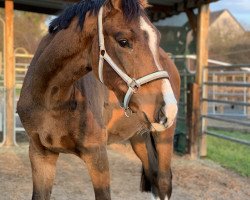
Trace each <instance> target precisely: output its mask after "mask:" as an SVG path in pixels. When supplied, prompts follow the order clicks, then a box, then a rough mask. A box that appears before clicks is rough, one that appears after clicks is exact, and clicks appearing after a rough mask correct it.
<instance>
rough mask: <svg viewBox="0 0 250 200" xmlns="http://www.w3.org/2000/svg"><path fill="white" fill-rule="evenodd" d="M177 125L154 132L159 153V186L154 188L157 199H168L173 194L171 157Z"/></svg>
mask: <svg viewBox="0 0 250 200" xmlns="http://www.w3.org/2000/svg"><path fill="white" fill-rule="evenodd" d="M174 130H175V126H174V125H173V126H172V127H170V128H169V129H167V130H166V131H164V132H162V133H158V134H154V140H155V145H156V150H157V154H158V176H157V187H154V188H152V189H153V193H154V195H155V199H159V200H166V199H169V198H170V197H171V194H172V172H171V158H172V154H173V138H174Z"/></svg>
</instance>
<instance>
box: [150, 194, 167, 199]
mask: <svg viewBox="0 0 250 200" xmlns="http://www.w3.org/2000/svg"><path fill="white" fill-rule="evenodd" d="M151 200H160V198H159V197H155V196H154V195H153V194H152V193H151ZM164 200H168V197H167V196H166V197H165V199H164Z"/></svg>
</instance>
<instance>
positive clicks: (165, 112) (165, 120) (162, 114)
mask: <svg viewBox="0 0 250 200" xmlns="http://www.w3.org/2000/svg"><path fill="white" fill-rule="evenodd" d="M177 112H178V106H177V104H172V105H167V106H164V107H162V108H161V109H160V111H159V113H158V117H157V120H156V121H157V122H156V123H151V131H153V132H162V131H165V130H166V129H168V128H170V127H171V126H172V125H173V124H174V122H175V119H176V116H177Z"/></svg>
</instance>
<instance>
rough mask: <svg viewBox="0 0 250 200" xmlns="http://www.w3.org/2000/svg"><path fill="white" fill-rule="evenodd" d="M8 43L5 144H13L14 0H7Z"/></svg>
mask: <svg viewBox="0 0 250 200" xmlns="http://www.w3.org/2000/svg"><path fill="white" fill-rule="evenodd" d="M5 20H6V29H5V30H6V34H5V36H6V44H5V49H6V51H5V53H6V55H5V56H6V57H5V61H6V68H5V69H6V71H5V80H6V81H5V82H6V85H5V86H6V107H7V109H6V141H5V143H4V145H5V146H13V145H15V142H14V137H15V136H14V122H15V120H14V90H15V89H14V88H15V66H14V1H13V0H5Z"/></svg>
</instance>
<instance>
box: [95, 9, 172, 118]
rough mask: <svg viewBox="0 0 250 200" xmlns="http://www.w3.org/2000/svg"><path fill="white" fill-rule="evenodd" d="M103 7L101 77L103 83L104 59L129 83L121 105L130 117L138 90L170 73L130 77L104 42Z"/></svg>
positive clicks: (100, 57)
mask: <svg viewBox="0 0 250 200" xmlns="http://www.w3.org/2000/svg"><path fill="white" fill-rule="evenodd" d="M102 17H103V7H101V8H100V11H99V13H98V36H99V48H100V49H99V50H100V55H99V79H100V81H101V82H102V83H103V64H104V60H105V61H106V62H107V63H108V64H109V65H110V66H111V67H112V69H113V70H114V71H115V72H116V73H117V74H118V75H119V76H120V77H121V78H122V79H123V80H124V82H125V83H127V86H128V91H127V93H126V95H125V97H124V101H123V103H122V105H121V107H122V108H123V109H124V111H125V115H126V116H127V117H129V112H131V110H130V108H129V102H130V99H131V98H132V96H133V94H135V93H136V92H137V90H138V89H139V88H140V87H141V86H142V85H144V84H146V83H149V82H152V81H155V80H158V79H164V78H169V75H168V73H167V72H166V71H157V72H153V73H151V74H149V75H146V76H144V77H142V78H139V79H134V78H130V77H129V76H128V75H127V74H126V73H124V72H123V71H122V70H121V69H120V68H119V67H118V66H117V65H116V64H115V63H114V61H113V60H112V58H111V57H110V56H109V55H108V53H107V51H106V49H105V44H104V35H103V22H102Z"/></svg>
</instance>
